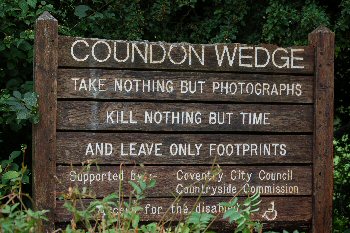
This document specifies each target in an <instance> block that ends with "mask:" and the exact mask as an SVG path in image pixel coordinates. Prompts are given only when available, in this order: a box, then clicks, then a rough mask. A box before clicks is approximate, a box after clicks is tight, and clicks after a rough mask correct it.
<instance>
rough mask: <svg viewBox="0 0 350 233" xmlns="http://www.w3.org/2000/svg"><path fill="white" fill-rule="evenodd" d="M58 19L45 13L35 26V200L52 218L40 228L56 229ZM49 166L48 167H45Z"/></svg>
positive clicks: (38, 207) (36, 206) (37, 205)
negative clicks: (36, 120)
mask: <svg viewBox="0 0 350 233" xmlns="http://www.w3.org/2000/svg"><path fill="white" fill-rule="evenodd" d="M57 28H58V23H57V20H56V19H55V18H54V17H53V16H52V15H50V14H49V13H48V12H45V13H43V14H42V15H41V16H40V17H39V18H38V19H37V20H36V26H35V44H34V52H35V56H34V79H35V83H34V89H35V91H36V93H38V95H39V98H38V104H39V114H40V116H41V119H40V121H39V123H38V124H36V125H34V126H33V159H32V166H33V200H34V205H35V209H37V210H49V212H48V213H47V214H46V216H47V217H48V219H49V221H45V222H44V226H43V228H40V229H39V230H40V232H52V231H53V229H54V208H55V199H56V193H55V190H56V187H55V182H54V176H55V174H56V153H55V152H56V127H55V126H56V105H57V102H56V92H57V90H56V87H57V86H56V77H57V43H58V39H57V35H58V34H57ZM43 168H45V169H43Z"/></svg>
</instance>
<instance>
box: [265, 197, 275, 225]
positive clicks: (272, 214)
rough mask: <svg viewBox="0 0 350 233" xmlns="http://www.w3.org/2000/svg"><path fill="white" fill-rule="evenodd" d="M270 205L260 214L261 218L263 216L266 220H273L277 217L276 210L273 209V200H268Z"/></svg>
mask: <svg viewBox="0 0 350 233" xmlns="http://www.w3.org/2000/svg"><path fill="white" fill-rule="evenodd" d="M270 204H271V207H270V208H268V209H267V210H266V211H265V213H264V214H263V215H262V217H263V218H265V219H266V220H268V221H272V220H275V219H276V218H277V210H275V202H274V201H271V202H270Z"/></svg>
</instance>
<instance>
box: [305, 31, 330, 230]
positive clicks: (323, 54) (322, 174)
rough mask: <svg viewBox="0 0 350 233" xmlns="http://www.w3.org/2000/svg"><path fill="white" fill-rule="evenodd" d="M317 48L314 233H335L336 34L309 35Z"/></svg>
mask: <svg viewBox="0 0 350 233" xmlns="http://www.w3.org/2000/svg"><path fill="white" fill-rule="evenodd" d="M309 43H310V44H311V45H313V46H315V57H316V61H315V68H316V70H315V76H316V79H315V80H316V84H315V121H314V124H315V132H314V135H315V137H314V154H313V163H314V175H313V176H314V179H313V187H314V191H313V193H314V200H313V203H314V206H313V211H314V213H313V221H312V224H313V228H312V230H313V232H314V233H325V232H328V233H330V232H332V200H333V199H332V197H333V111H334V107H333V101H334V33H333V32H331V31H330V30H329V29H328V28H325V27H319V28H317V29H315V30H314V31H313V32H312V33H310V34H309Z"/></svg>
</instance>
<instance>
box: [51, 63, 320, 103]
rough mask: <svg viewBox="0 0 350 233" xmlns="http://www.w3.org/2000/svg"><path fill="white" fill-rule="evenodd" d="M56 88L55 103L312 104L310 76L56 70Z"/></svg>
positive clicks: (311, 79) (311, 81)
mask: <svg viewBox="0 0 350 233" xmlns="http://www.w3.org/2000/svg"><path fill="white" fill-rule="evenodd" d="M57 83H58V84H57V85H58V87H57V88H58V90H57V96H58V98H92V99H114V100H123V99H128V100H182V101H184V100H196V101H220V102H221V101H224V102H227V101H231V102H285V103H312V102H313V77H312V76H292V75H263V74H239V73H199V72H167V71H133V70H100V69H59V70H58V79H57ZM158 85H159V86H160V87H158ZM157 87H158V88H157ZM189 87H190V89H189ZM189 90H191V92H190V91H189Z"/></svg>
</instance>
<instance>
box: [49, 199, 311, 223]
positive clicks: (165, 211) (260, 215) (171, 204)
mask: <svg viewBox="0 0 350 233" xmlns="http://www.w3.org/2000/svg"><path fill="white" fill-rule="evenodd" d="M230 199H231V197H214V198H213V197H203V198H202V199H201V200H200V201H199V202H198V203H197V205H195V201H196V199H194V198H186V197H183V198H181V199H179V200H176V201H175V200H174V199H173V198H147V199H146V200H144V201H142V202H141V204H142V207H143V208H144V209H143V211H142V213H141V216H142V218H143V219H144V220H145V221H147V220H157V221H160V220H162V218H163V217H164V216H166V218H165V219H172V220H174V221H175V220H180V219H183V217H184V214H186V213H187V214H188V213H189V212H191V210H192V209H193V207H194V209H193V211H196V212H199V213H210V214H213V215H217V216H218V218H220V217H222V212H223V211H225V208H223V207H222V206H221V205H219V203H220V202H228V201H230ZM243 200H244V198H239V202H241V201H243ZM89 202H90V200H85V201H84V205H85V206H87V205H88V204H89ZM272 203H273V205H275V206H278V208H276V211H277V212H278V220H277V222H289V221H295V222H305V223H307V222H310V220H311V216H312V208H311V203H312V198H311V197H263V198H262V202H261V205H260V206H261V210H260V211H259V212H257V213H256V214H254V215H253V219H254V220H259V221H263V222H268V219H269V218H273V217H274V215H273V211H272V212H271V213H268V215H264V214H265V212H264V210H266V209H268V208H271V205H272ZM63 204H64V202H63V201H57V206H56V211H55V213H56V217H57V218H58V219H61V220H62V221H66V222H67V221H69V220H70V219H71V216H70V214H69V213H68V211H67V210H66V209H65V208H64V207H63ZM146 206H147V209H146ZM119 209H120V208H116V209H113V211H114V212H115V213H119ZM97 211H98V210H97Z"/></svg>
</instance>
